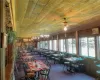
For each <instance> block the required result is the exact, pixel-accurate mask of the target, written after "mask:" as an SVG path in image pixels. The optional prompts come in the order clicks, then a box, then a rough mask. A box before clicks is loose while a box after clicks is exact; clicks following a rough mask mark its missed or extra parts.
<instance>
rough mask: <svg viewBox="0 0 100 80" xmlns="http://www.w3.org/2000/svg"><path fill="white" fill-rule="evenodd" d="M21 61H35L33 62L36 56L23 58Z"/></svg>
mask: <svg viewBox="0 0 100 80" xmlns="http://www.w3.org/2000/svg"><path fill="white" fill-rule="evenodd" d="M21 60H22V61H33V60H35V58H34V56H30V55H29V56H22V57H21Z"/></svg>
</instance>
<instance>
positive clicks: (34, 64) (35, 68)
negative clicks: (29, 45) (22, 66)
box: [27, 60, 49, 72]
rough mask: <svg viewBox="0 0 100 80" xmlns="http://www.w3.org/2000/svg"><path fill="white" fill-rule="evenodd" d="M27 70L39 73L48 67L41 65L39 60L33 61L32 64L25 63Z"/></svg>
mask: <svg viewBox="0 0 100 80" xmlns="http://www.w3.org/2000/svg"><path fill="white" fill-rule="evenodd" d="M27 65H28V68H29V69H30V70H31V71H36V72H37V71H41V70H45V69H49V67H48V66H47V65H46V64H45V63H43V62H42V61H41V60H34V61H32V62H27Z"/></svg>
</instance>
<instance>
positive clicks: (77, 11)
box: [11, 0, 100, 37]
mask: <svg viewBox="0 0 100 80" xmlns="http://www.w3.org/2000/svg"><path fill="white" fill-rule="evenodd" d="M11 4H12V5H13V6H12V10H13V14H14V15H15V16H14V18H15V21H14V22H15V24H16V25H15V26H16V32H17V36H18V37H32V36H39V35H41V34H52V33H56V32H59V31H63V28H64V24H63V22H64V18H66V21H67V22H68V25H69V27H68V28H70V30H71V28H73V27H74V26H78V25H82V24H87V23H88V24H89V23H90V21H91V19H93V18H94V19H95V17H96V19H97V18H99V17H97V16H100V0H11ZM94 19H93V20H94ZM87 20H90V21H88V22H87Z"/></svg>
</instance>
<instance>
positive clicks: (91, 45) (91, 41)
mask: <svg viewBox="0 0 100 80" xmlns="http://www.w3.org/2000/svg"><path fill="white" fill-rule="evenodd" d="M88 45H89V56H91V57H95V41H94V38H88Z"/></svg>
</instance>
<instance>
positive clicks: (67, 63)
mask: <svg viewBox="0 0 100 80" xmlns="http://www.w3.org/2000/svg"><path fill="white" fill-rule="evenodd" d="M65 68H66V70H67V71H70V62H68V61H65V62H64V67H63V70H64V72H65Z"/></svg>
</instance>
